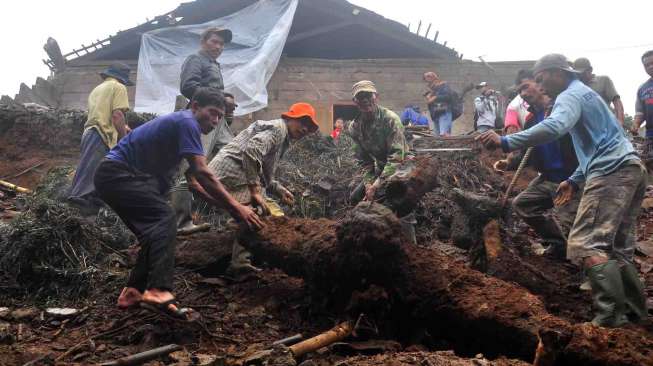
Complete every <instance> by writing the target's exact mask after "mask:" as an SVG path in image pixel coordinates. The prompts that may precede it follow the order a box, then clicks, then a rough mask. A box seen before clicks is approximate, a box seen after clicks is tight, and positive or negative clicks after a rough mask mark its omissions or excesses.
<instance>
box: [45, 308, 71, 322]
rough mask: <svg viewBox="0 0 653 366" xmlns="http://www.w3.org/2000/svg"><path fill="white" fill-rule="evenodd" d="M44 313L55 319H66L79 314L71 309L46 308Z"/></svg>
mask: <svg viewBox="0 0 653 366" xmlns="http://www.w3.org/2000/svg"><path fill="white" fill-rule="evenodd" d="M45 313H46V314H47V315H48V316H51V317H54V318H57V319H66V318H70V317H73V316H75V315H77V314H79V310H78V309H73V308H47V309H45Z"/></svg>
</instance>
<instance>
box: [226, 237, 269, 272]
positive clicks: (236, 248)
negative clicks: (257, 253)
mask: <svg viewBox="0 0 653 366" xmlns="http://www.w3.org/2000/svg"><path fill="white" fill-rule="evenodd" d="M251 256H252V253H250V252H248V251H247V249H245V248H244V247H243V246H242V245H240V243H238V239H236V240H234V244H233V247H232V249H231V263H229V267H227V271H226V273H227V275H229V276H234V277H238V276H240V275H244V274H248V273H253V272H260V271H261V269H260V268H258V267H255V266H254V265H253V264H252V261H251V260H250V257H251Z"/></svg>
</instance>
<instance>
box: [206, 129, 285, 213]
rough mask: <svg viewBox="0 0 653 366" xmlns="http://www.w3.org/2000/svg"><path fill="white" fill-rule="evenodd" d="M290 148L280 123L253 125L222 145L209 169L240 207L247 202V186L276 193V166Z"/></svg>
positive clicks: (248, 197) (248, 196)
mask: <svg viewBox="0 0 653 366" xmlns="http://www.w3.org/2000/svg"><path fill="white" fill-rule="evenodd" d="M289 146H290V141H289V138H288V127H287V126H286V123H285V122H284V121H283V119H276V120H272V121H256V122H254V123H252V124H251V125H250V126H249V127H248V128H247V129H245V130H243V131H242V132H241V133H239V134H238V135H237V136H236V137H234V139H233V140H231V142H230V143H228V144H227V145H225V146H224V147H223V148H222V149H221V150H220V152H218V154H217V155H216V156H215V157H214V158H213V160H211V162H210V163H209V168H210V169H211V170H212V171H213V172H214V173H215V175H216V176H217V177H218V178H219V179H220V181H221V182H222V184H224V186H225V188H226V189H227V191H229V193H230V194H231V195H232V196H234V198H235V199H236V200H238V201H239V202H240V203H244V204H247V203H249V202H250V201H251V196H250V193H249V185H254V184H258V185H261V186H264V187H267V188H270V189H271V190H273V191H275V192H278V190H279V187H280V186H281V185H280V183H279V182H277V181H276V180H275V179H274V173H275V171H276V169H277V165H278V163H279V160H281V157H282V156H283V154H284V153H285V151H286V150H287V149H288V147H289Z"/></svg>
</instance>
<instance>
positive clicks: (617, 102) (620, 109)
mask: <svg viewBox="0 0 653 366" xmlns="http://www.w3.org/2000/svg"><path fill="white" fill-rule="evenodd" d="M612 105H614V112H615V115H616V116H617V120H618V121H619V122H620V123H621V126H622V127H623V125H624V120H625V118H626V116H625V114H624V104H623V103H622V102H621V98H619V97H616V98H614V100H613V101H612Z"/></svg>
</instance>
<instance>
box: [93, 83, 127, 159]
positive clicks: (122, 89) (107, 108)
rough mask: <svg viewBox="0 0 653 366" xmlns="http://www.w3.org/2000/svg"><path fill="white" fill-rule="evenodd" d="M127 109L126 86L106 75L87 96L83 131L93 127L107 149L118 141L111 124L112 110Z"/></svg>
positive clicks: (116, 133) (116, 132) (115, 131)
mask: <svg viewBox="0 0 653 366" xmlns="http://www.w3.org/2000/svg"><path fill="white" fill-rule="evenodd" d="M117 109H120V110H127V109H129V97H128V96H127V87H126V86H124V85H123V84H122V83H120V82H119V81H118V80H116V79H114V78H112V77H107V78H106V79H104V81H103V82H102V84H100V85H98V86H96V87H95V89H93V91H92V92H91V94H90V95H89V96H88V119H87V120H86V124H84V131H86V130H87V129H89V128H94V129H96V130H97V132H98V133H99V134H100V137H101V138H102V141H104V143H105V144H106V145H107V147H108V148H109V149H111V148H113V147H114V146H116V144H117V143H118V131H117V130H116V128H115V127H114V126H113V122H112V121H111V116H112V114H113V111H115V110H117Z"/></svg>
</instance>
